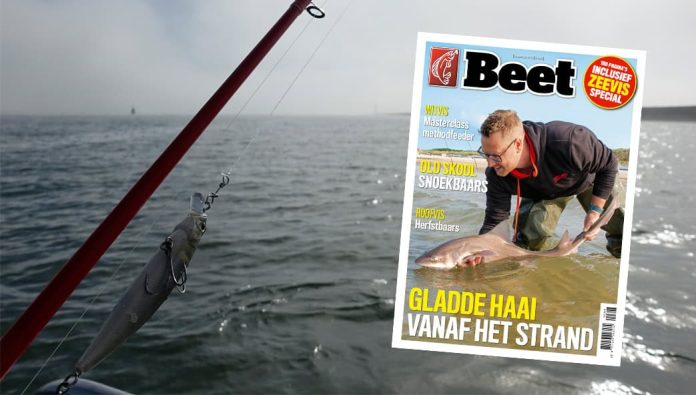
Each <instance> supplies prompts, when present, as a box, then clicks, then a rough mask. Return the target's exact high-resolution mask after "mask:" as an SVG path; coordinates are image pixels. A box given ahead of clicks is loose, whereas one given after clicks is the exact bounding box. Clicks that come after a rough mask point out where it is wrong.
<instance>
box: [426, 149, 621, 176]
mask: <svg viewBox="0 0 696 395" xmlns="http://www.w3.org/2000/svg"><path fill="white" fill-rule="evenodd" d="M424 159H425V160H428V159H429V160H437V161H444V162H453V163H469V164H473V165H474V168H475V169H476V171H479V172H481V173H483V172H484V171H485V170H486V167H487V165H486V161H485V160H483V158H478V157H475V156H443V155H428V154H418V155H417V156H416V163H420V161H422V160H424ZM618 178H619V180H621V181H624V182H625V181H626V180H627V179H628V170H619V173H618Z"/></svg>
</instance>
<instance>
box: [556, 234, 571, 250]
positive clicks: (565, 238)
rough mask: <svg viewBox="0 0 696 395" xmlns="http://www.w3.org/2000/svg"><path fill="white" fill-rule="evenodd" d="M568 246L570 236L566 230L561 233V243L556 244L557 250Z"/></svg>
mask: <svg viewBox="0 0 696 395" xmlns="http://www.w3.org/2000/svg"><path fill="white" fill-rule="evenodd" d="M569 244H570V235H569V234H568V231H567V230H566V231H565V232H563V236H561V241H559V242H558V248H564V247H567V246H568V245H569Z"/></svg>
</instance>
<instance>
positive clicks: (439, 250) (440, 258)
mask: <svg viewBox="0 0 696 395" xmlns="http://www.w3.org/2000/svg"><path fill="white" fill-rule="evenodd" d="M617 205H618V203H617V201H616V199H611V200H610V201H609V202H608V203H607V204H606V205H605V206H606V207H605V208H604V211H603V212H602V214H601V215H600V216H599V218H598V219H597V221H595V223H594V224H592V226H590V227H589V229H587V230H586V231H583V232H581V233H580V234H579V235H577V236H576V237H575V238H574V239H573V240H571V239H570V236H569V235H568V231H567V230H566V231H565V232H564V233H563V236H562V237H561V241H560V242H559V243H558V245H556V247H555V248H553V249H551V250H547V251H529V250H525V249H524V248H520V247H518V246H516V245H515V244H513V243H512V242H510V240H511V239H512V237H511V232H510V224H509V221H508V220H505V221H503V222H501V223H499V224H498V225H497V226H496V227H495V228H493V229H492V230H491V231H490V232H488V233H484V234H482V235H474V236H465V237H460V238H457V239H453V240H450V241H447V242H445V243H443V244H440V245H439V246H437V247H435V248H433V249H432V250H429V251H427V252H425V253H424V254H423V255H421V256H419V257H418V258H416V263H417V264H419V265H421V266H423V267H428V268H433V269H453V268H455V267H466V266H475V265H479V264H481V263H484V262H494V261H498V260H502V259H509V258H527V257H537V256H566V255H570V254H574V253H577V250H578V247H579V246H580V245H581V244H582V243H583V242H585V237H586V236H587V235H588V234H593V233H594V232H595V231H597V230H598V229H599V228H600V227H601V226H603V225H605V224H606V223H607V222H609V220H610V219H611V217H612V215H613V214H614V211H615V210H616V208H617Z"/></svg>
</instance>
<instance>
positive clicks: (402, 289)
mask: <svg viewBox="0 0 696 395" xmlns="http://www.w3.org/2000/svg"><path fill="white" fill-rule="evenodd" d="M428 41H433V42H440V43H451V44H465V45H478V46H491V47H502V48H512V49H529V50H543V51H546V52H569V53H573V54H581V55H596V56H602V55H608V54H611V55H617V56H622V57H628V58H634V59H636V60H637V62H638V63H637V68H636V74H637V76H638V81H639V83H638V84H637V85H638V86H637V90H636V94H635V95H634V97H633V101H634V102H633V114H632V118H631V144H630V152H631V153H632V155H630V158H629V165H628V181H627V185H626V202H625V213H626V216H625V219H624V232H623V240H622V254H621V263H620V267H619V283H618V292H617V300H616V305H617V307H618V310H617V319H616V333H615V335H614V336H615V339H618V340H619V341H618V342H617V344H616V347H617V348H616V349H615V352H614V353H613V358H610V357H608V356H607V357H600V356H593V355H573V354H568V353H554V352H546V351H533V350H513V349H506V348H495V347H485V346H470V345H458V344H443V343H434V342H427V341H414V340H403V339H402V338H401V337H402V325H403V319H404V300H405V294H406V274H407V269H408V251H409V244H410V238H411V213H412V212H413V192H414V178H415V171H416V159H417V158H416V154H417V146H418V131H419V121H420V104H421V97H422V94H423V81H422V76H423V71H424V69H423V68H424V64H425V63H424V62H425V47H426V43H427V42H428ZM645 56H646V52H645V51H638V50H628V49H618V48H607V47H590V46H581V45H570V44H554V43H545V42H538V41H518V40H507V39H494V38H483V37H472V36H458V35H449V34H436V33H423V32H419V33H418V39H417V46H416V61H415V68H414V77H413V97H412V100H411V122H410V128H409V139H408V159H407V164H406V180H405V188H404V189H405V190H404V209H403V213H402V217H401V218H402V223H401V243H400V250H399V266H398V272H397V280H396V299H395V303H394V325H393V330H392V347H394V348H405V349H411V350H424V351H440V352H454V353H462V354H476V355H488V356H500V357H510V358H522V359H536V360H542V361H558V362H572V363H584V364H595V365H607V366H620V364H621V354H622V349H623V345H622V342H621V339H623V325H624V313H625V310H626V287H627V283H628V259H629V257H630V255H631V229H632V227H633V209H634V195H635V188H636V178H637V170H638V163H637V157H638V155H637V153H638V139H639V137H640V136H639V132H640V119H641V109H642V107H643V90H644V89H645Z"/></svg>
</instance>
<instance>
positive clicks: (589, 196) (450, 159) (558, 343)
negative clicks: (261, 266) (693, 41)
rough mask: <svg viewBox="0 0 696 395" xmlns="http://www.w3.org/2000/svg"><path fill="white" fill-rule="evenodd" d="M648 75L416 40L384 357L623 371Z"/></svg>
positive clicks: (606, 57) (627, 65) (486, 44)
mask: <svg viewBox="0 0 696 395" xmlns="http://www.w3.org/2000/svg"><path fill="white" fill-rule="evenodd" d="M644 69H645V53H644V52H642V51H634V50H622V49H615V48H598V47H585V46H575V45H562V44H550V43H538V42H524V41H512V40H498V39H488V38H477V37H463V36H453V35H442V34H431V33H419V35H418V44H417V51H416V67H415V75H414V85H413V101H412V108H411V123H410V134H409V145H408V162H407V169H406V187H405V195H404V211H403V224H402V231H401V245H400V254H399V271H398V280H397V295H396V296H397V297H396V302H395V316H394V330H393V337H392V345H393V346H394V347H398V348H408V349H416V350H430V351H445V352H456V353H467V354H479V355H493V356H505V357H516V358H533V359H540V360H552V361H563V362H576V363H588V364H601V365H615V366H618V365H619V364H620V358H621V339H622V328H623V314H624V304H625V303H624V302H625V298H626V282H627V275H628V263H629V262H628V258H629V252H630V241H631V235H630V233H631V220H632V214H633V195H634V189H635V183H636V169H637V163H636V159H637V153H638V132H639V125H640V110H641V97H642V91H643V86H644V80H643V75H644Z"/></svg>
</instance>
